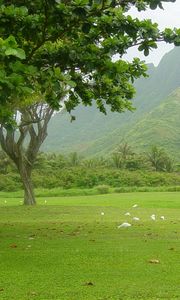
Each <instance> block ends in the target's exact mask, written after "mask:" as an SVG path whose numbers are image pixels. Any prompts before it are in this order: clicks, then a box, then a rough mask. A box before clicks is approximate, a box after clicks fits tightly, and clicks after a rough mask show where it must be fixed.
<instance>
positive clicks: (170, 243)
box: [0, 192, 180, 300]
mask: <svg viewBox="0 0 180 300" xmlns="http://www.w3.org/2000/svg"><path fill="white" fill-rule="evenodd" d="M45 200H46V201H47V202H46V203H45ZM20 201H21V200H20V198H9V197H7V198H4V197H3V195H1V197H0V299H2V300H29V299H38V300H47V299H48V300H53V299H58V300H110V299H111V300H120V299H122V300H134V299H139V300H152V299H153V300H155V299H161V300H165V299H180V241H179V240H180V231H179V228H180V193H179V192H174V193H170V192H169V193H165V192H164V193H160V192H159V193H142V192H141V193H127V194H126V193H124V194H107V195H96V196H78V197H59V198H58V197H48V198H45V197H44V198H38V205H37V206H36V207H24V206H23V205H21V202H20ZM133 204H138V207H137V208H132V206H133ZM127 211H129V212H130V213H131V216H130V217H129V216H125V215H124V213H125V212H127ZM101 212H104V215H101ZM153 213H154V214H155V215H157V219H156V221H152V220H151V219H150V215H152V214H153ZM161 215H164V216H165V220H164V221H163V220H161V219H160V216H161ZM132 216H136V217H139V218H140V221H132ZM125 221H128V222H130V223H131V224H132V227H130V228H120V229H118V228H117V226H118V225H119V224H121V223H122V222H125ZM151 260H157V262H158V263H151V262H150V261H151Z"/></svg>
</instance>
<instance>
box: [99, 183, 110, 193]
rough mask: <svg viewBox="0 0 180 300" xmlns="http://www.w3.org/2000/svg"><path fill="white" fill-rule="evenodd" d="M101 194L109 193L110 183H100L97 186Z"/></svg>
mask: <svg viewBox="0 0 180 300" xmlns="http://www.w3.org/2000/svg"><path fill="white" fill-rule="evenodd" d="M96 189H97V191H98V193H99V194H108V193H109V186H108V185H98V186H97V187H96Z"/></svg>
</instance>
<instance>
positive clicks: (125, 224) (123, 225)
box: [118, 222, 131, 228]
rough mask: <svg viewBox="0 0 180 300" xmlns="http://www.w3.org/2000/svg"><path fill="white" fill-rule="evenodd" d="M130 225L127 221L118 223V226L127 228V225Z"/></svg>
mask: <svg viewBox="0 0 180 300" xmlns="http://www.w3.org/2000/svg"><path fill="white" fill-rule="evenodd" d="M130 226H131V224H129V223H127V222H124V223H122V224H121V225H119V226H118V228H127V227H130Z"/></svg>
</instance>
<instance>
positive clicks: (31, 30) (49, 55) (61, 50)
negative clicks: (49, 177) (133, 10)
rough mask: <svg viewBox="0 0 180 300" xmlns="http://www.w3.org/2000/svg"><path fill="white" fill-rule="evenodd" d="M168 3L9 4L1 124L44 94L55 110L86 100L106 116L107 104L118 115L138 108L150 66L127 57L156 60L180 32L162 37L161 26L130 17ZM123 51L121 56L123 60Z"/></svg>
mask: <svg viewBox="0 0 180 300" xmlns="http://www.w3.org/2000/svg"><path fill="white" fill-rule="evenodd" d="M165 2H174V1H173V0H169V1H167V0H166V1H165ZM162 4H163V1H160V0H144V1H142V0H141V1H139V0H137V1H134V0H133V1H114V0H113V1H110V0H107V1H88V0H87V1H86V0H74V1H66V0H64V1H55V0H54V1H52V0H51V1H50V0H45V1H39V0H36V1H29V0H28V1H23V0H22V1H18V2H17V1H11V2H9V1H8V2H7V1H1V7H0V15H1V20H0V26H1V29H0V36H1V39H0V46H1V52H0V58H1V67H0V86H1V105H0V119H1V122H7V121H9V119H10V116H11V114H12V112H13V111H14V109H17V108H18V107H19V105H23V104H24V103H25V102H26V101H25V99H27V98H28V95H29V96H30V95H32V94H33V93H35V94H36V93H37V92H38V93H39V92H40V93H41V95H42V96H41V97H42V98H43V99H44V100H45V101H46V102H47V103H49V105H51V106H52V107H53V108H55V109H60V108H61V107H62V106H63V105H65V106H66V109H67V111H68V112H71V110H72V109H73V108H74V107H76V106H77V105H78V104H79V103H80V102H82V103H83V104H84V105H91V103H92V101H95V102H96V105H97V107H98V108H99V110H100V111H102V112H104V113H106V106H105V104H108V105H109V106H110V107H111V110H112V111H118V112H121V111H124V110H125V109H129V110H131V109H132V107H131V104H130V102H129V100H130V99H132V97H133V95H134V88H133V86H132V82H133V81H134V79H136V78H138V77H140V76H141V75H143V76H145V71H146V67H145V65H144V64H143V63H142V62H141V61H140V60H139V59H137V58H135V59H134V60H133V62H132V63H128V62H127V61H125V60H123V59H122V56H123V54H125V53H126V51H127V49H128V48H129V47H132V46H134V45H139V50H140V51H143V52H144V54H145V55H148V54H149V50H150V49H151V48H156V47H157V45H156V42H157V41H161V40H165V41H166V42H168V43H174V44H175V45H179V39H180V32H179V29H174V30H171V29H166V30H165V31H164V32H160V31H159V29H158V27H157V24H153V23H152V22H151V21H150V20H143V21H140V20H138V19H133V18H132V17H131V16H130V15H125V12H127V11H128V10H129V9H130V7H132V6H136V7H137V9H138V10H145V9H146V8H147V7H150V8H151V9H156V8H157V7H160V8H162ZM115 54H119V55H120V59H119V60H118V61H116V62H114V61H113V60H112V57H113V55H115ZM97 58H98V59H97ZM26 104H27V103H26Z"/></svg>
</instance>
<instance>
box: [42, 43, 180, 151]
mask: <svg viewBox="0 0 180 300" xmlns="http://www.w3.org/2000/svg"><path fill="white" fill-rule="evenodd" d="M179 65H180V48H178V47H175V48H174V49H173V50H171V51H170V52H169V53H167V54H165V56H164V57H163V58H162V60H161V61H160V63H159V65H158V66H157V67H155V66H154V65H153V64H150V65H149V68H148V73H149V78H147V79H145V78H141V79H139V80H137V81H136V82H135V88H136V90H137V94H136V97H135V98H134V99H133V105H134V106H135V107H136V111H135V112H133V113H131V112H125V113H123V114H118V113H112V112H109V111H108V115H107V116H105V115H102V114H101V113H99V112H98V111H97V109H96V107H95V106H92V107H82V106H79V107H77V108H76V110H75V111H74V112H73V115H75V116H76V121H75V122H72V123H70V117H69V115H68V114H63V115H61V116H60V115H59V114H57V115H56V116H55V117H54V118H53V119H52V120H51V123H50V126H49V129H48V132H49V136H48V137H47V140H46V142H45V144H44V146H43V148H42V150H44V151H51V152H53V151H55V152H73V151H78V152H81V153H83V154H84V155H89V156H92V155H106V154H107V153H109V152H111V151H112V150H113V148H114V147H115V146H116V145H117V144H118V143H120V142H121V141H122V139H126V140H127V141H128V142H130V143H131V144H132V145H133V146H136V147H137V148H138V149H143V148H144V149H145V148H147V147H148V145H149V144H150V143H149V142H148V134H146V135H143V131H142V130H139V128H141V127H142V126H143V127H144V128H146V132H148V130H149V134H150V136H151V137H152V135H153V134H152V130H154V127H153V126H152V124H151V122H149V121H148V123H147V124H149V127H152V130H151V128H148V130H147V126H146V122H145V120H146V119H148V120H149V118H151V117H152V115H153V116H154V114H155V113H153V111H154V110H155V111H156V110H157V108H158V107H159V106H161V104H163V103H167V101H169V103H170V104H169V105H170V107H169V105H167V104H166V105H165V106H164V108H163V106H162V107H161V110H168V111H169V117H168V116H167V115H166V113H164V114H162V112H161V113H160V114H158V113H157V111H156V114H155V116H156V120H155V119H154V122H155V123H156V125H157V124H160V123H161V126H160V125H158V127H159V128H161V130H160V129H159V130H160V132H161V133H162V131H163V130H162V128H163V126H164V130H165V131H166V130H167V126H165V123H168V122H169V123H173V122H172V120H171V118H170V115H171V112H170V111H172V113H173V114H174V115H175V116H177V117H175V119H176V120H177V122H176V123H177V126H176V125H175V123H173V125H172V128H173V129H172V131H173V130H174V131H176V130H177V131H178V132H179V130H178V126H179V125H180V124H179V122H178V113H180V106H179V105H178V106H177V107H176V111H175V110H174V109H173V106H174V105H175V102H176V101H177V102H178V100H177V98H178V97H180V95H179V90H178V87H180V68H179ZM173 92H174V93H175V94H176V96H175V94H173ZM169 95H170V96H169ZM168 96H169V97H170V98H168ZM175 97H176V101H175ZM167 99H169V100H167ZM172 99H173V100H172ZM178 99H179V98H178ZM174 101H175V102H174ZM159 109H160V108H159ZM158 111H159V110H158ZM162 115H166V120H164V119H162V121H161V122H160V121H159V119H161V117H162ZM153 118H154V117H153ZM142 120H144V121H143V122H142ZM162 123H163V126H162ZM140 124H141V125H140ZM169 127H170V125H169ZM133 128H136V131H138V130H139V132H140V133H141V136H142V137H143V136H144V141H143V140H142V138H140V135H139V134H137V133H135V131H134V130H133ZM155 136H156V135H155ZM171 136H173V134H171ZM176 138H177V136H176ZM135 139H138V141H140V143H141V147H139V146H138V143H137V142H136V141H135ZM151 142H152V143H153V144H155V143H156V142H158V139H157V138H154V141H153V138H152V139H151ZM176 144H177V145H178V143H176ZM159 145H161V146H165V148H167V149H168V151H171V150H170V148H169V147H167V141H166V139H165V137H164V144H163V140H162V139H161V143H159ZM174 147H175V149H176V151H175V150H173V151H172V153H175V152H177V146H174Z"/></svg>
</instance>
